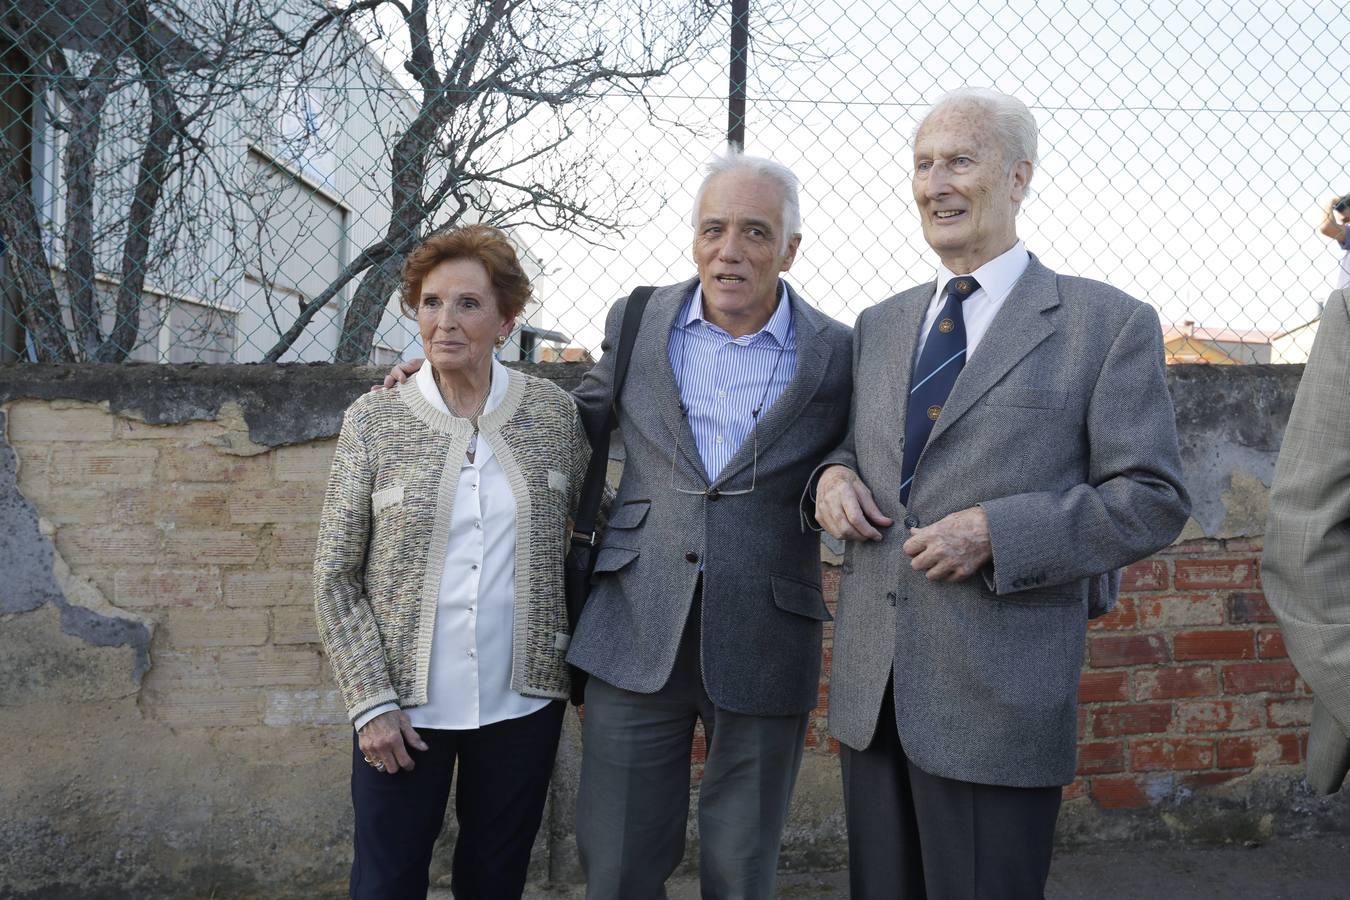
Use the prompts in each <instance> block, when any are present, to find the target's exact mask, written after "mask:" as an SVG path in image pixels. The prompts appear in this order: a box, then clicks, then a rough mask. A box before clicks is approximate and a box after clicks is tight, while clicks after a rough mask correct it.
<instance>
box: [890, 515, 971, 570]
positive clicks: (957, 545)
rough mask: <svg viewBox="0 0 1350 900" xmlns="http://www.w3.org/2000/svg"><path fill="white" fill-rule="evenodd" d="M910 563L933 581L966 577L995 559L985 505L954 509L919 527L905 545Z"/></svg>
mask: <svg viewBox="0 0 1350 900" xmlns="http://www.w3.org/2000/svg"><path fill="white" fill-rule="evenodd" d="M902 549H903V550H904V551H905V553H906V554H908V555H909V556H910V563H909V564H910V566H911V567H912V568H913V569H914V571H916V572H924V573H926V574H927V576H928V580H929V581H965V580H966V579H967V578H969V577H970V576H972V575H974V574H975V573H976V572H978V571H979V570H980V566H982V565H984V564H985V563H987V562H989V560H991V559H993V549H992V548H991V547H990V546H989V517H988V516H987V515H985V512H984V507H981V506H972V507H971V508H970V509H963V510H961V511H960V512H954V513H952V514H951V515H950V516H947V517H946V518H944V519H943V520H942V521H940V522H936V523H934V524H932V525H929V526H928V527H926V528H915V529H914V530H913V531H911V532H910V533H909V540H907V541H905V544H904V547H903V548H902Z"/></svg>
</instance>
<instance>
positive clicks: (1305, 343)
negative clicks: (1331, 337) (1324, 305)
mask: <svg viewBox="0 0 1350 900" xmlns="http://www.w3.org/2000/svg"><path fill="white" fill-rule="evenodd" d="M1320 324H1322V314H1321V313H1318V314H1317V318H1315V319H1313V320H1312V321H1311V322H1304V323H1303V324H1302V325H1299V326H1297V327H1295V328H1291V329H1289V330H1288V331H1282V332H1280V333H1279V334H1277V335H1275V336H1274V337H1272V338H1271V339H1270V361H1271V362H1273V363H1305V362H1307V361H1308V354H1309V353H1311V352H1312V345H1313V338H1315V337H1317V326H1318V325H1320Z"/></svg>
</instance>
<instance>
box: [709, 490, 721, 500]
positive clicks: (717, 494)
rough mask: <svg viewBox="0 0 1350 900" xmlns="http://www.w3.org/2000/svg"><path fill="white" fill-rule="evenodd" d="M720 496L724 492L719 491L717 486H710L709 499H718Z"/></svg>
mask: <svg viewBox="0 0 1350 900" xmlns="http://www.w3.org/2000/svg"><path fill="white" fill-rule="evenodd" d="M720 496H722V492H721V491H719V490H718V489H717V488H709V489H708V499H709V500H716V499H717V498H718V497H720Z"/></svg>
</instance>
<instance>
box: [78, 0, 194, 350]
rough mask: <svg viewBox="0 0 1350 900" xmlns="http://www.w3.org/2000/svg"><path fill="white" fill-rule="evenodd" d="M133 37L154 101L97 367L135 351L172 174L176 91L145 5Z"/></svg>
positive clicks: (133, 11) (130, 10) (140, 0)
mask: <svg viewBox="0 0 1350 900" xmlns="http://www.w3.org/2000/svg"><path fill="white" fill-rule="evenodd" d="M127 14H128V16H130V18H131V26H132V29H133V31H132V33H133V34H134V35H136V38H135V40H134V41H133V42H132V46H133V47H134V48H135V52H136V58H137V61H138V62H139V63H140V67H141V80H142V83H143V84H144V85H145V89H146V92H147V93H148V94H149V95H150V128H149V131H148V133H147V134H146V138H145V147H144V149H143V150H142V151H141V161H140V166H139V169H138V171H137V173H136V189H135V191H134V192H133V193H132V197H131V209H129V210H128V211H127V236H126V242H125V243H124V244H123V245H122V277H121V279H120V281H119V283H118V286H117V303H116V305H115V310H116V320H115V321H114V322H113V329H112V333H111V334H110V335H109V336H108V339H107V340H106V341H104V342H103V344H102V345H100V347H99V348H98V355H97V357H96V359H97V360H98V362H118V363H120V362H122V361H124V360H125V359H126V358H127V356H128V355H129V354H130V353H131V351H132V348H134V347H135V346H136V338H137V336H138V335H139V333H140V326H141V302H142V291H143V289H144V287H145V264H146V260H147V258H148V257H149V255H150V241H151V237H152V236H153V233H154V227H155V213H156V212H157V211H158V207H159V198H160V195H161V194H162V193H163V191H164V182H165V180H166V179H167V178H168V174H169V155H170V150H171V149H172V146H173V141H174V125H175V111H176V107H175V106H174V100H173V88H172V87H171V85H170V84H169V83H168V80H167V79H166V78H165V77H164V70H163V67H162V66H159V65H157V64H156V62H155V52H156V51H155V48H154V47H153V46H151V44H150V39H149V23H150V16H149V12H148V11H147V9H146V5H145V0H132V2H130V3H128V4H127Z"/></svg>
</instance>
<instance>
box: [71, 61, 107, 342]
mask: <svg viewBox="0 0 1350 900" xmlns="http://www.w3.org/2000/svg"><path fill="white" fill-rule="evenodd" d="M116 72H117V63H116V59H115V58H114V57H112V56H110V55H108V54H106V53H105V54H104V55H102V56H100V57H99V59H98V62H97V63H95V64H94V69H93V71H92V72H91V73H90V75H89V80H88V82H87V84H86V86H85V89H84V90H83V91H82V92H80V94H79V96H77V97H74V98H69V101H70V103H71V114H70V130H69V137H68V138H67V139H66V150H65V160H64V162H65V181H66V228H65V245H66V246H65V250H66V287H67V290H68V291H69V293H70V313H71V317H72V318H73V319H74V320H75V337H76V341H77V347H78V350H79V355H80V357H81V358H82V359H93V358H94V355H95V354H96V353H98V346H99V343H100V342H101V341H102V340H103V335H102V331H101V329H100V327H99V308H98V300H97V298H96V296H95V293H94V276H95V274H96V272H95V261H94V183H95V180H96V177H97V176H96V174H95V171H94V163H95V160H96V159H97V157H98V142H99V136H100V135H99V133H100V130H101V127H102V120H103V104H104V101H105V100H107V99H108V92H109V89H110V88H111V85H112V79H113V76H114V75H115V74H116Z"/></svg>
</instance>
